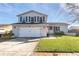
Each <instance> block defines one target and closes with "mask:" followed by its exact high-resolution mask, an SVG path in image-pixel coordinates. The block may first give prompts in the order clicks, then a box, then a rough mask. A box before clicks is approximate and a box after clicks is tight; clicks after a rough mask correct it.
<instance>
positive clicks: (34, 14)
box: [18, 12, 47, 23]
mask: <svg viewBox="0 0 79 59" xmlns="http://www.w3.org/2000/svg"><path fill="white" fill-rule="evenodd" d="M21 16H22V17H23V18H25V17H26V16H30V17H34V16H39V17H43V16H44V17H45V20H46V21H45V23H46V22H47V16H45V15H42V14H38V13H35V12H31V13H26V14H24V15H21ZM19 17H20V16H18V19H19V20H18V22H20V18H19ZM27 23H29V22H27Z"/></svg>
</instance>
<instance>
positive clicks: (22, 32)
mask: <svg viewBox="0 0 79 59" xmlns="http://www.w3.org/2000/svg"><path fill="white" fill-rule="evenodd" d="M40 36H41V28H38V27H35V28H33V27H32V28H31V27H27V28H20V29H19V37H40Z"/></svg>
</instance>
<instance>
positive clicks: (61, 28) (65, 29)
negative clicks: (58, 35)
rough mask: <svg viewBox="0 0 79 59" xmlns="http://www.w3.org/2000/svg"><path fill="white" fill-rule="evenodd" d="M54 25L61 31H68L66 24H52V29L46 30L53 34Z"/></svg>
mask: <svg viewBox="0 0 79 59" xmlns="http://www.w3.org/2000/svg"><path fill="white" fill-rule="evenodd" d="M54 26H58V27H60V31H63V32H64V33H65V34H66V33H68V26H66V25H64V26H62V25H53V26H52V30H48V34H54V28H53V27H54Z"/></svg>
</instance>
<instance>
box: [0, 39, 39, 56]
mask: <svg viewBox="0 0 79 59" xmlns="http://www.w3.org/2000/svg"><path fill="white" fill-rule="evenodd" d="M38 40H39V39H38V38H37V39H35V38H34V39H30V38H29V39H28V38H27V39H24V38H17V39H12V40H9V41H5V42H0V56H28V55H30V54H31V53H32V52H33V50H34V48H35V47H36V45H37V43H38Z"/></svg>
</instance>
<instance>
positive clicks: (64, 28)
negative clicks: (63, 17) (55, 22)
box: [60, 26, 68, 34]
mask: <svg viewBox="0 0 79 59" xmlns="http://www.w3.org/2000/svg"><path fill="white" fill-rule="evenodd" d="M60 31H63V32H64V33H65V34H66V33H68V26H60Z"/></svg>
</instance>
